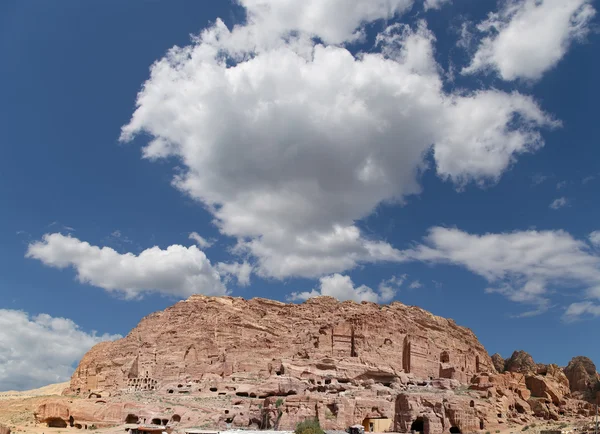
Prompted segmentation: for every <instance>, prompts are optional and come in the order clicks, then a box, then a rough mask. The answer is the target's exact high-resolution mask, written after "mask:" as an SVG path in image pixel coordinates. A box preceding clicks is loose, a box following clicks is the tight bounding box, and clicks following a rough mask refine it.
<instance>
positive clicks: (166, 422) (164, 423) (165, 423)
mask: <svg viewBox="0 0 600 434" xmlns="http://www.w3.org/2000/svg"><path fill="white" fill-rule="evenodd" d="M161 422H162V425H164V426H167V424H168V423H169V419H163V420H161Z"/></svg>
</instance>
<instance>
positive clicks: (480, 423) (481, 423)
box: [479, 419, 484, 429]
mask: <svg viewBox="0 0 600 434" xmlns="http://www.w3.org/2000/svg"><path fill="white" fill-rule="evenodd" d="M483 428H484V426H483V419H479V429H483Z"/></svg>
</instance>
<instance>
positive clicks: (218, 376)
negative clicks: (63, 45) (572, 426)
mask: <svg viewBox="0 0 600 434" xmlns="http://www.w3.org/2000/svg"><path fill="white" fill-rule="evenodd" d="M494 358H495V360H494V362H496V365H497V366H498V367H499V368H500V367H502V369H501V370H500V369H498V370H499V371H501V372H497V369H496V368H495V367H494V366H495V365H494V363H493V362H492V358H490V357H489V355H488V354H487V352H486V351H485V349H484V348H483V346H482V345H481V344H480V343H479V341H478V340H477V338H476V337H475V335H474V334H473V333H472V332H471V330H469V329H466V328H464V327H460V326H458V325H456V324H455V323H454V322H453V321H452V320H448V319H444V318H440V317H437V316H434V315H432V314H431V313H429V312H426V311H424V310H422V309H420V308H417V307H408V306H405V305H403V304H401V303H398V302H394V303H392V304H390V305H386V306H382V305H377V304H374V303H367V302H363V303H361V304H357V303H354V302H343V303H340V302H338V301H336V300H335V299H333V298H331V297H318V298H315V299H311V300H309V301H307V302H305V303H302V304H285V303H280V302H276V301H271V300H265V299H252V300H249V301H246V300H244V299H241V298H232V297H205V296H193V297H191V298H189V299H188V300H186V301H182V302H179V303H177V304H175V305H174V306H172V307H170V308H168V309H166V310H165V311H163V312H157V313H154V314H152V315H149V316H148V317H146V318H144V319H143V320H142V321H141V322H140V324H139V325H138V326H137V327H136V328H135V329H133V330H132V331H131V332H130V333H129V334H128V335H127V336H126V337H125V338H123V339H120V340H118V341H115V342H105V343H101V344H98V345H96V346H95V347H94V348H92V350H90V351H89V352H88V353H87V354H86V355H85V356H84V357H83V359H82V360H81V362H80V364H79V366H78V368H77V370H76V371H75V373H74V374H73V377H72V379H71V383H70V385H69V388H68V389H67V390H66V391H65V394H66V395H68V396H65V397H63V398H61V399H57V398H48V399H47V400H46V401H44V402H43V403H42V404H41V405H40V406H39V408H38V409H37V412H36V419H37V421H38V422H42V423H46V424H48V425H49V426H57V427H65V426H71V427H76V428H86V427H88V426H90V425H92V424H93V425H96V426H99V427H100V426H107V425H116V424H122V423H155V424H162V425H167V424H171V425H181V426H207V427H209V426H210V427H213V428H225V427H227V426H233V427H244V428H247V427H254V428H279V429H292V428H293V427H294V426H295V424H296V423H298V422H299V421H302V420H304V419H306V418H308V417H317V418H318V419H319V421H320V422H321V425H322V426H323V427H324V428H325V429H345V428H347V427H348V426H350V425H354V424H356V423H364V424H365V426H367V427H369V426H370V424H373V426H375V424H377V426H382V424H383V426H385V427H386V429H390V430H395V431H400V432H408V431H410V430H413V431H420V432H422V433H424V434H442V433H448V432H452V433H457V432H463V433H472V432H476V431H481V430H490V429H493V428H500V427H502V425H504V424H508V423H510V422H515V423H527V422H529V421H532V420H533V419H534V418H535V417H541V418H544V419H556V418H557V417H559V416H560V415H572V414H588V413H589V412H591V405H590V404H588V403H585V402H582V401H577V400H572V399H570V398H569V394H570V389H569V381H568V379H567V377H566V376H565V374H564V373H563V372H562V371H561V370H560V369H559V368H558V367H556V366H555V365H548V366H545V367H544V368H543V369H540V370H538V369H537V365H536V364H535V363H534V362H533V359H532V358H531V356H529V355H527V354H526V353H523V352H515V353H514V354H513V356H512V357H511V358H510V359H509V360H507V363H506V368H507V372H502V371H504V363H500V361H501V357H500V358H499V356H498V357H496V356H495V357H494ZM500 365H502V366H500Z"/></svg>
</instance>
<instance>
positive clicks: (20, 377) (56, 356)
mask: <svg viewBox="0 0 600 434" xmlns="http://www.w3.org/2000/svg"><path fill="white" fill-rule="evenodd" d="M120 337H121V336H119V335H108V334H104V335H98V334H97V333H96V332H91V333H86V332H84V331H83V330H81V329H80V328H79V326H77V324H75V323H74V322H73V321H71V320H70V319H66V318H53V317H51V316H50V315H46V314H41V315H37V316H33V317H31V316H29V315H28V314H27V313H25V312H22V311H17V310H6V309H0V390H27V389H33V388H37V387H41V386H45V385H47V384H48V383H59V382H63V381H67V380H68V379H69V377H70V376H71V374H72V373H73V370H74V364H76V363H77V362H79V360H80V359H81V357H83V355H84V354H85V353H86V352H87V351H88V350H89V349H90V348H91V347H92V346H94V345H95V344H97V343H98V342H101V341H106V340H114V339H118V338H120Z"/></svg>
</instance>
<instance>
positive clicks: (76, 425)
mask: <svg viewBox="0 0 600 434" xmlns="http://www.w3.org/2000/svg"><path fill="white" fill-rule="evenodd" d="M75 428H77V429H83V426H82V425H81V424H80V423H76V424H75Z"/></svg>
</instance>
